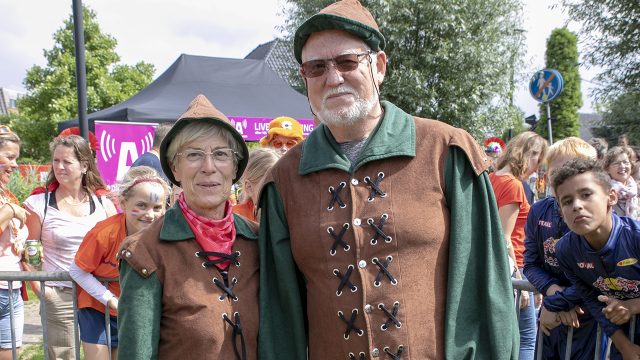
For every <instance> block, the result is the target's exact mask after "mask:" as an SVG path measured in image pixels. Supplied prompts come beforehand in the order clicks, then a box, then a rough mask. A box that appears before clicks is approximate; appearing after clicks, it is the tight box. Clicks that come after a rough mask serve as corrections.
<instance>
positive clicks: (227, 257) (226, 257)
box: [196, 251, 240, 268]
mask: <svg viewBox="0 0 640 360" xmlns="http://www.w3.org/2000/svg"><path fill="white" fill-rule="evenodd" d="M196 256H197V257H203V258H205V259H206V258H207V257H208V256H215V257H218V259H216V260H208V259H207V260H205V261H203V262H202V267H204V268H207V267H212V266H214V265H216V264H220V263H223V262H225V261H231V263H232V264H233V265H235V266H240V262H239V261H238V257H240V251H236V252H233V253H231V254H224V253H219V252H215V251H196Z"/></svg>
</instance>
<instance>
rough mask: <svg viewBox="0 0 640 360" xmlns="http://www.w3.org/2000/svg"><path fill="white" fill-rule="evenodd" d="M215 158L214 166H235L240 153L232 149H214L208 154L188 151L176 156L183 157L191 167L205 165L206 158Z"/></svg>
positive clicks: (194, 150) (192, 150)
mask: <svg viewBox="0 0 640 360" xmlns="http://www.w3.org/2000/svg"><path fill="white" fill-rule="evenodd" d="M209 155H211V156H213V162H214V164H216V165H218V166H225V165H230V164H233V161H234V160H235V159H236V158H237V156H238V153H237V152H236V151H234V150H233V149H231V148H221V149H213V150H212V151H211V152H206V151H203V150H200V149H187V150H184V151H182V152H179V153H177V154H176V156H182V157H184V159H185V160H187V162H188V163H189V165H191V166H201V165H202V164H203V163H204V159H205V157H206V156H209Z"/></svg>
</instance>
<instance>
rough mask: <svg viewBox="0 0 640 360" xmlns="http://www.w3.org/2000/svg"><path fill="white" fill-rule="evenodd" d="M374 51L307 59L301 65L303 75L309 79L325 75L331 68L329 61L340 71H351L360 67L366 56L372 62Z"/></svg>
mask: <svg viewBox="0 0 640 360" xmlns="http://www.w3.org/2000/svg"><path fill="white" fill-rule="evenodd" d="M372 53H374V52H373V51H366V52H363V53H359V54H343V55H338V56H336V57H334V58H333V59H318V60H309V61H305V62H303V63H302V64H301V65H300V69H301V72H302V76H304V77H305V78H307V79H311V78H315V77H318V76H322V75H324V73H325V72H327V70H328V69H329V63H333V66H335V68H336V69H337V70H338V71H340V72H343V73H345V72H349V71H353V70H355V69H357V68H358V65H360V61H362V60H361V59H362V58H363V57H364V56H368V57H369V62H371V61H372V60H371V54H372Z"/></svg>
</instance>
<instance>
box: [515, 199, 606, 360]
mask: <svg viewBox="0 0 640 360" xmlns="http://www.w3.org/2000/svg"><path fill="white" fill-rule="evenodd" d="M569 231H570V230H569V227H568V226H567V224H565V222H564V221H563V220H562V217H561V215H560V209H559V207H558V203H557V201H556V199H555V198H553V197H548V198H545V199H542V200H540V201H538V202H536V203H535V204H533V206H532V207H531V209H530V210H529V216H528V217H527V223H526V225H525V235H526V236H525V240H524V245H525V251H524V274H525V276H526V277H527V279H528V280H529V282H531V284H532V285H533V286H534V287H535V288H536V290H538V292H540V293H542V294H546V293H547V289H548V288H549V287H550V286H551V285H554V284H555V285H558V286H562V287H564V288H565V289H564V291H557V292H556V293H555V294H554V295H550V296H545V297H544V300H543V305H544V307H545V308H546V309H547V310H549V311H553V312H559V311H568V310H571V309H573V308H574V307H575V306H577V305H583V300H582V298H581V297H580V294H579V293H578V291H577V289H576V287H575V286H573V284H571V282H570V281H569V279H568V278H567V277H566V276H565V274H564V273H563V272H562V270H561V269H560V264H559V263H558V258H557V257H556V255H557V254H556V244H557V243H558V241H559V240H560V238H561V237H562V236H563V235H564V234H566V233H568V232H569ZM584 310H585V314H584V315H581V316H579V318H578V320H579V321H580V328H578V329H574V332H573V345H572V349H571V359H585V360H586V359H593V353H594V351H595V347H596V333H597V326H596V325H597V324H596V322H595V320H594V319H593V317H592V316H591V314H590V313H589V312H588V311H587V310H586V309H584ZM568 330H569V327H567V326H564V325H560V326H558V327H556V328H555V329H553V330H552V331H551V335H549V336H545V337H544V339H543V347H542V354H543V355H542V358H543V359H562V358H564V354H565V348H566V344H567V333H568ZM605 343H606V340H605ZM538 351H540V350H538Z"/></svg>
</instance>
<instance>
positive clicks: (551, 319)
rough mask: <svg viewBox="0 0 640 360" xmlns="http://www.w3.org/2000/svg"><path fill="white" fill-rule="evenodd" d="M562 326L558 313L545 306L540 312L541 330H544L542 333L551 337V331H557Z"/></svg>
mask: <svg viewBox="0 0 640 360" xmlns="http://www.w3.org/2000/svg"><path fill="white" fill-rule="evenodd" d="M560 324H561V322H560V317H559V316H558V313H554V312H551V311H549V310H547V308H545V307H544V306H543V307H542V309H541V311H540V329H542V332H543V333H544V334H545V335H547V336H549V335H551V330H553V329H555V328H556V327H557V326H558V325H560Z"/></svg>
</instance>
